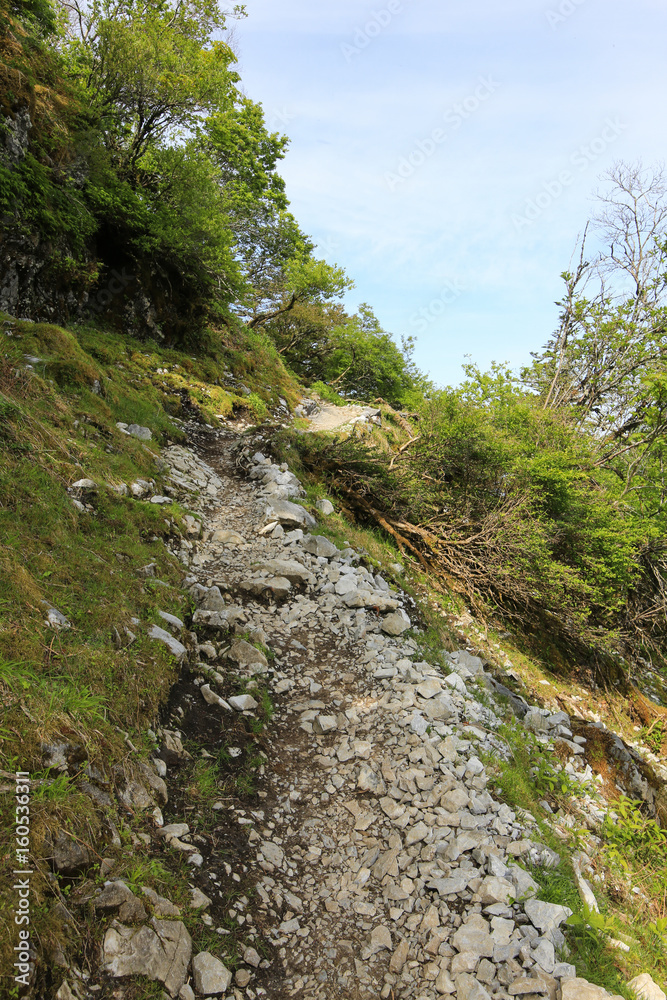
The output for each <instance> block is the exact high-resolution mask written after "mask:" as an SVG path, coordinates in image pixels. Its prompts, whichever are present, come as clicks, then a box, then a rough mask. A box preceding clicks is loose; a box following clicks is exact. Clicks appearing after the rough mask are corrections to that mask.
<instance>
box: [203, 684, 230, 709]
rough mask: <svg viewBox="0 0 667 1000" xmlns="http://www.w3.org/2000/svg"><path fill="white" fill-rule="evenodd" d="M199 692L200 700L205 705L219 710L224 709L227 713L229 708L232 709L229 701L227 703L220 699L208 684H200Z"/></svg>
mask: <svg viewBox="0 0 667 1000" xmlns="http://www.w3.org/2000/svg"><path fill="white" fill-rule="evenodd" d="M199 690H200V691H201V695H202V698H203V699H204V701H205V702H206V704H207V705H218V706H219V707H220V708H224V709H226V710H227V711H229V709H230V707H233V706H232V704H231V701H230V702H227V701H225V699H224V698H221V697H220V695H219V694H216V692H215V691H213V690H212V689H211V686H210V684H202V686H201V687H200V688H199Z"/></svg>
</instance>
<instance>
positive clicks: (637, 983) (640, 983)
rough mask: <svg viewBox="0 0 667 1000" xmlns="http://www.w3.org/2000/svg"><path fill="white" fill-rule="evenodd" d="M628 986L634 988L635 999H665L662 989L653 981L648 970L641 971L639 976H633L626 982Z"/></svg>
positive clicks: (666, 997)
mask: <svg viewBox="0 0 667 1000" xmlns="http://www.w3.org/2000/svg"><path fill="white" fill-rule="evenodd" d="M628 988H629V989H631V990H634V992H635V993H636V994H637V1000H667V996H665V993H664V990H661V989H660V987H659V986H658V984H657V983H656V982H654V981H653V979H652V978H651V976H649V974H648V972H644V973H642V975H641V976H635V978H634V979H631V980H630V982H629V983H628Z"/></svg>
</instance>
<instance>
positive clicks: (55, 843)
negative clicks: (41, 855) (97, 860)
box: [46, 830, 90, 875]
mask: <svg viewBox="0 0 667 1000" xmlns="http://www.w3.org/2000/svg"><path fill="white" fill-rule="evenodd" d="M46 846H47V850H48V851H49V853H48V855H47V857H48V858H50V859H51V860H52V861H53V866H54V868H55V869H56V871H58V872H60V874H61V875H78V874H79V873H80V872H82V871H83V870H84V869H85V868H87V866H88V865H89V864H90V853H89V851H88V849H87V848H86V847H84V846H83V845H82V844H79V843H77V841H76V840H73V839H72V838H71V837H70V836H68V835H67V833H66V832H65V831H64V830H60V831H59V833H58V836H57V837H56V839H55V840H51V841H50V842H47V845H46Z"/></svg>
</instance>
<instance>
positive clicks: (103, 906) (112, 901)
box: [93, 881, 148, 923]
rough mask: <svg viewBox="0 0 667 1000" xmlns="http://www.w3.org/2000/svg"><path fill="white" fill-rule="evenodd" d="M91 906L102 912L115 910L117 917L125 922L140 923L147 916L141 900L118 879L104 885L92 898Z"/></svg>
mask: <svg viewBox="0 0 667 1000" xmlns="http://www.w3.org/2000/svg"><path fill="white" fill-rule="evenodd" d="M93 906H94V908H95V909H96V910H102V911H103V912H107V911H108V912H111V911H112V910H116V911H117V913H118V917H119V919H120V920H122V921H125V922H126V923H140V922H141V921H143V920H146V919H147V917H148V914H147V913H146V910H145V909H144V905H143V903H142V902H141V900H140V899H137V897H136V896H135V895H134V893H133V892H132V890H131V889H130V888H129V887H128V886H127V885H125V883H124V882H120V881H118V882H110V883H109V884H108V885H105V887H104V889H102V892H101V893H100V894H99V896H97V897H96V899H94V900H93Z"/></svg>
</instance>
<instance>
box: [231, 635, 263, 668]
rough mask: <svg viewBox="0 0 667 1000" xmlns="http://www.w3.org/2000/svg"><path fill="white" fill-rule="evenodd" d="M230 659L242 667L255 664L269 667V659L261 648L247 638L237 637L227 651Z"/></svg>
mask: <svg viewBox="0 0 667 1000" xmlns="http://www.w3.org/2000/svg"><path fill="white" fill-rule="evenodd" d="M227 656H228V657H229V659H230V660H233V661H234V663H238V665H239V666H240V667H246V666H253V665H255V664H257V665H259V666H261V667H267V666H268V665H269V661H268V660H267V658H266V656H265V655H264V653H263V652H262V651H261V649H257V647H256V646H252V645H251V644H250V643H249V642H246V641H245V639H237V640H236V641H235V642H233V643H232V647H231V649H230V650H229V652H228V653H227Z"/></svg>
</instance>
